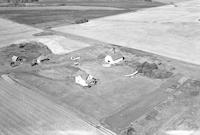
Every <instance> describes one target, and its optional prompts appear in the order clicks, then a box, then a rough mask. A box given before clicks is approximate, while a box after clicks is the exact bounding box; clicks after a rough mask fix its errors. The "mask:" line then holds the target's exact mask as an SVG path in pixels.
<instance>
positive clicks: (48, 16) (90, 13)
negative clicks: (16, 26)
mask: <svg viewBox="0 0 200 135" xmlns="http://www.w3.org/2000/svg"><path fill="white" fill-rule="evenodd" d="M124 12H127V11H124V10H84V11H82V10H10V11H7V10H6V11H2V10H0V16H2V17H4V18H8V19H10V20H13V21H15V22H18V23H22V24H27V25H32V26H36V27H39V28H40V27H41V28H46V27H55V26H60V24H62V25H69V24H74V23H75V21H76V20H79V19H83V18H87V19H89V20H90V19H94V18H99V17H104V16H108V15H114V14H119V13H124Z"/></svg>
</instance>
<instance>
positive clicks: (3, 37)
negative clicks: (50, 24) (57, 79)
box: [0, 18, 89, 54]
mask: <svg viewBox="0 0 200 135" xmlns="http://www.w3.org/2000/svg"><path fill="white" fill-rule="evenodd" d="M39 32H42V30H40V29H37V28H33V27H31V26H27V25H23V24H18V23H14V22H12V21H9V20H6V19H1V18H0V42H1V44H0V47H4V46H7V45H9V44H11V43H20V42H27V41H38V42H41V43H43V44H44V45H46V46H48V47H49V49H51V51H52V52H53V53H55V54H64V53H68V52H71V51H75V50H78V49H81V48H84V47H87V46H89V44H86V43H82V42H79V41H75V40H71V39H68V38H65V37H63V36H54V35H52V36H41V37H34V36H33V34H36V33H39Z"/></svg>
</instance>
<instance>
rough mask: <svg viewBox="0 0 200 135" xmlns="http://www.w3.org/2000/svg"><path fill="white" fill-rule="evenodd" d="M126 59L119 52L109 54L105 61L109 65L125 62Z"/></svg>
mask: <svg viewBox="0 0 200 135" xmlns="http://www.w3.org/2000/svg"><path fill="white" fill-rule="evenodd" d="M124 59H125V58H124V56H123V55H122V54H121V53H119V52H115V53H109V54H107V55H106V57H105V59H104V61H105V62H106V63H107V64H117V63H119V62H121V61H123V60H124Z"/></svg>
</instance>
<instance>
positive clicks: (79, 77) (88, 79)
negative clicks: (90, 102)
mask: <svg viewBox="0 0 200 135" xmlns="http://www.w3.org/2000/svg"><path fill="white" fill-rule="evenodd" d="M75 82H76V83H77V84H79V85H81V86H83V87H91V86H92V85H95V84H96V83H97V81H96V79H95V78H94V77H93V76H92V75H90V74H88V73H86V72H84V71H82V70H79V71H78V72H77V73H76V75H75Z"/></svg>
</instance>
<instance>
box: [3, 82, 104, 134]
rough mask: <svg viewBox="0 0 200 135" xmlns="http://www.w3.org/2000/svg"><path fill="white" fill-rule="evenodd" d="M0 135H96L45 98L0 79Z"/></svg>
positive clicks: (97, 132) (87, 125) (72, 115)
mask: <svg viewBox="0 0 200 135" xmlns="http://www.w3.org/2000/svg"><path fill="white" fill-rule="evenodd" d="M0 106H1V107H0V133H2V134H8V135H18V134H19V135H27V134H29V135H35V134H44V135H45V134H48V135H49V134H50V135H51V134H61V133H66V134H67V133H69V132H71V133H74V132H76V133H77V132H78V131H76V130H77V129H79V131H81V132H82V133H83V132H90V133H93V134H96V135H100V134H101V133H100V131H98V130H97V129H95V128H94V127H92V126H91V125H89V124H87V123H86V122H84V121H82V120H81V119H79V118H77V117H76V116H75V115H74V114H72V113H71V112H70V111H68V110H65V109H64V108H62V107H61V106H58V105H56V104H55V103H53V102H51V101H49V100H47V99H46V98H45V97H43V96H41V95H39V94H37V93H34V92H33V91H31V90H29V89H26V88H24V87H21V86H19V85H16V84H10V83H8V82H6V81H5V80H3V79H0Z"/></svg>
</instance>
